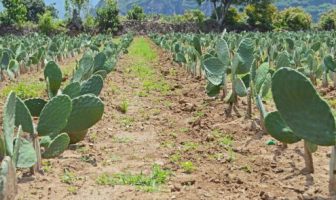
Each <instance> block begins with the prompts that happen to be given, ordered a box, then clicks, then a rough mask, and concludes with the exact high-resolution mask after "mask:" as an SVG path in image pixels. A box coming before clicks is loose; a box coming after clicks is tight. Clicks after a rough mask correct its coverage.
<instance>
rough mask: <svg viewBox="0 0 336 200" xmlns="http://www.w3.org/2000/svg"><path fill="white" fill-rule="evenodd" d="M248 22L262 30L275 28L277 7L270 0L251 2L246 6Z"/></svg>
mask: <svg viewBox="0 0 336 200" xmlns="http://www.w3.org/2000/svg"><path fill="white" fill-rule="evenodd" d="M245 13H246V15H247V24H248V25H250V26H252V27H253V28H257V29H259V30H261V31H270V30H272V29H273V19H274V16H275V15H276V13H277V8H276V7H275V6H274V5H273V4H271V3H269V2H261V3H256V4H249V5H247V6H246V8H245Z"/></svg>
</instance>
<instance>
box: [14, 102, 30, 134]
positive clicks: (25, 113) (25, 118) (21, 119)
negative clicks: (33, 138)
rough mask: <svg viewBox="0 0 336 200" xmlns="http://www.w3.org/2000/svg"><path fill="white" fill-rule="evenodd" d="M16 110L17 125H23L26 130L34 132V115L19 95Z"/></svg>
mask: <svg viewBox="0 0 336 200" xmlns="http://www.w3.org/2000/svg"><path fill="white" fill-rule="evenodd" d="M15 110H16V111H15V126H16V127H19V126H21V127H22V130H23V131H24V132H26V133H30V134H34V125H33V120H32V116H31V114H30V112H29V109H28V108H27V106H26V105H25V103H24V102H23V101H22V100H21V99H20V98H19V97H16V109H15Z"/></svg>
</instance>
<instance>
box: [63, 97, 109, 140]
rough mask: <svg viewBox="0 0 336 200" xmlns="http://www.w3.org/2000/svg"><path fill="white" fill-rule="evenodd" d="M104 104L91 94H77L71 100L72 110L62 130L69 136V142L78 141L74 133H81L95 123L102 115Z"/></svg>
mask: <svg viewBox="0 0 336 200" xmlns="http://www.w3.org/2000/svg"><path fill="white" fill-rule="evenodd" d="M103 113H104V104H103V102H102V101H101V100H100V99H99V98H98V97H96V96H95V95H93V94H86V95H82V96H79V97H77V98H75V99H73V100H72V111H71V114H70V117H69V119H68V123H67V126H66V127H65V128H64V129H63V131H62V132H66V133H68V134H69V136H70V140H71V143H75V142H78V141H77V140H76V139H75V138H74V135H75V134H74V133H78V132H80V133H83V131H85V130H87V129H89V128H90V127H92V126H93V125H94V124H96V123H97V122H98V121H99V120H100V119H101V118H102V116H103Z"/></svg>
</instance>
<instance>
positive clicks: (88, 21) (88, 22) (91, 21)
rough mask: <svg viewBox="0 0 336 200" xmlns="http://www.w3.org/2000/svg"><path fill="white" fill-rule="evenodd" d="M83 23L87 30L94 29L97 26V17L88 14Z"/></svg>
mask: <svg viewBox="0 0 336 200" xmlns="http://www.w3.org/2000/svg"><path fill="white" fill-rule="evenodd" d="M83 25H84V29H85V30H86V31H93V30H94V29H95V28H96V26H97V23H96V19H95V18H94V17H93V16H91V15H88V16H86V18H85V20H84V24H83Z"/></svg>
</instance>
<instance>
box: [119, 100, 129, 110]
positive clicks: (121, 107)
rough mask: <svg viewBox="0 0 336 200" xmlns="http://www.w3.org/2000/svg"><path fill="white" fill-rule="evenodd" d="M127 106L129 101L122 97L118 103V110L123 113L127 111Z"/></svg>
mask: <svg viewBox="0 0 336 200" xmlns="http://www.w3.org/2000/svg"><path fill="white" fill-rule="evenodd" d="M128 106H129V103H128V101H127V99H124V100H123V101H122V102H121V104H120V105H119V110H120V112H122V113H124V114H125V113H126V112H127V111H128Z"/></svg>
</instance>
